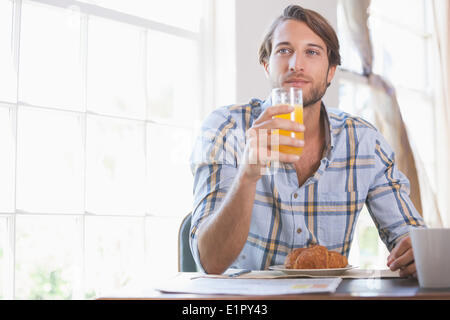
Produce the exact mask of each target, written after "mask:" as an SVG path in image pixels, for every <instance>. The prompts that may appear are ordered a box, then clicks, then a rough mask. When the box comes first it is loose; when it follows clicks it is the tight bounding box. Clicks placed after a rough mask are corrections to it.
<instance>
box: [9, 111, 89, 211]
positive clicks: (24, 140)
mask: <svg viewBox="0 0 450 320" xmlns="http://www.w3.org/2000/svg"><path fill="white" fill-rule="evenodd" d="M82 136H83V130H82V118H81V116H79V115H76V114H73V113H71V112H64V111H60V112H58V111H49V110H39V109H36V108H33V107H19V114H18V147H17V207H18V209H21V210H25V211H29V212H53V213H80V212H83V200H84V197H83V183H84V179H83V166H84V156H83V155H84V147H83V140H82Z"/></svg>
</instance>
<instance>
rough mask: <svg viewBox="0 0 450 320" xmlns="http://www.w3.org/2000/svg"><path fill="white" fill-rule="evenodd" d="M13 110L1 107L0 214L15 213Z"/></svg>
mask: <svg viewBox="0 0 450 320" xmlns="http://www.w3.org/2000/svg"><path fill="white" fill-rule="evenodd" d="M13 121H14V119H13V108H12V107H7V106H5V105H0V153H1V154H2V156H1V157H0V194H1V196H0V212H13V211H14V153H15V149H14V125H13Z"/></svg>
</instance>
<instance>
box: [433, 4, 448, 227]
mask: <svg viewBox="0 0 450 320" xmlns="http://www.w3.org/2000/svg"><path fill="white" fill-rule="evenodd" d="M432 8H433V10H432V16H433V22H434V29H435V37H434V40H435V41H434V43H433V54H434V57H433V58H434V59H433V60H434V61H435V63H436V65H435V66H434V68H435V70H436V72H435V79H434V83H433V84H434V85H433V90H434V96H435V119H436V130H437V134H436V138H437V144H436V145H437V146H439V147H438V148H439V149H438V152H439V156H438V157H437V159H436V160H437V161H436V162H437V164H436V165H437V172H438V173H439V174H438V175H437V186H438V188H437V190H436V194H437V199H438V205H439V208H440V209H441V210H440V212H441V218H442V226H443V227H447V228H448V227H450V169H449V165H450V100H449V90H450V83H449V78H450V41H449V36H450V23H449V20H448V19H449V18H450V4H449V1H448V0H433V1H432Z"/></svg>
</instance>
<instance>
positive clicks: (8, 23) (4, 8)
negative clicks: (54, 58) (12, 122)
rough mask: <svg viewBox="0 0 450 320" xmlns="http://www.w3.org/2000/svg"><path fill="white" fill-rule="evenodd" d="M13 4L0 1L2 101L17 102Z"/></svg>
mask: <svg viewBox="0 0 450 320" xmlns="http://www.w3.org/2000/svg"><path fill="white" fill-rule="evenodd" d="M12 8H13V7H12V2H11V1H10V0H6V1H5V0H3V1H0V70H1V72H0V101H9V102H15V101H16V92H17V89H16V85H17V77H16V72H15V70H14V63H13V51H12V50H13V48H12V16H13V10H12Z"/></svg>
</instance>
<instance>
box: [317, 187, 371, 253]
mask: <svg viewBox="0 0 450 320" xmlns="http://www.w3.org/2000/svg"><path fill="white" fill-rule="evenodd" d="M364 202H365V199H364V198H362V197H360V193H359V192H358V191H351V192H326V193H319V195H318V201H317V209H316V215H317V217H316V223H317V226H316V230H317V235H316V236H317V239H318V242H319V243H320V244H321V245H324V246H327V247H328V249H330V250H335V251H338V252H340V253H341V254H346V255H347V254H348V252H349V250H350V244H351V240H352V239H353V233H354V230H355V226H356V221H357V218H358V215H359V213H360V212H361V209H362V208H363V206H364Z"/></svg>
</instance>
